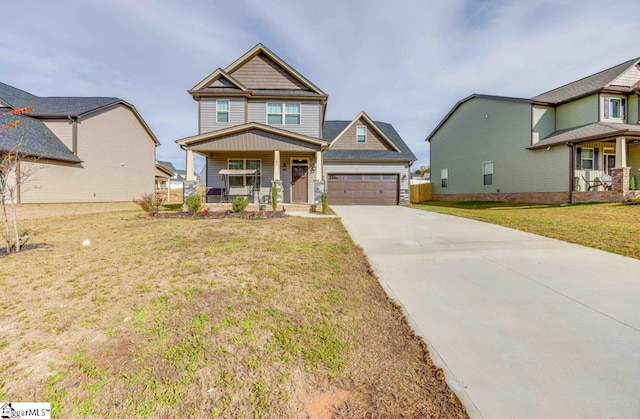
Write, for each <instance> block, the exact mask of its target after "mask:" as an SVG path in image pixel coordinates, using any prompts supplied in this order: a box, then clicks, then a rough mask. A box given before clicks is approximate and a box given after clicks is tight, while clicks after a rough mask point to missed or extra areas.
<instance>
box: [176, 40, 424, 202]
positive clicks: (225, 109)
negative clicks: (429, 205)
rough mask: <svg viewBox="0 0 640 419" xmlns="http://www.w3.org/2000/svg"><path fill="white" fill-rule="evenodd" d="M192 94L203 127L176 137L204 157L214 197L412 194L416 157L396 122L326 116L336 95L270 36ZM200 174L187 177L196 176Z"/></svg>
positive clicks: (343, 198) (379, 198)
mask: <svg viewBox="0 0 640 419" xmlns="http://www.w3.org/2000/svg"><path fill="white" fill-rule="evenodd" d="M189 93H190V94H191V95H192V96H193V98H194V99H195V100H197V101H198V114H199V120H200V124H199V131H200V132H199V133H198V135H194V136H192V137H188V138H183V139H180V140H178V141H176V142H177V143H178V144H179V145H180V146H181V147H182V148H183V149H185V150H186V155H187V165H186V166H187V173H192V172H193V170H192V168H193V156H194V153H198V154H200V155H202V156H204V157H205V158H206V165H205V177H206V186H207V191H208V194H209V197H210V198H209V201H210V202H219V201H225V200H228V199H229V198H231V197H233V196H239V195H242V196H248V197H250V198H251V199H253V200H254V201H256V202H267V201H268V200H269V199H270V191H271V188H272V187H274V186H275V188H276V189H277V191H278V196H279V198H278V200H279V202H284V203H304V204H317V203H318V202H319V201H320V197H321V195H322V194H323V193H325V192H326V193H327V194H328V196H329V201H330V202H331V203H335V204H338V203H343V204H390V205H395V204H399V203H405V202H408V175H409V166H410V165H411V163H412V162H413V161H415V159H416V158H415V156H414V155H413V153H412V152H411V150H409V148H408V147H407V146H406V144H405V143H404V141H403V140H402V138H400V136H399V135H398V133H397V132H396V131H395V129H394V128H393V126H391V125H390V124H386V123H382V122H378V121H373V120H371V119H370V118H369V117H368V116H367V115H366V114H365V113H364V112H363V113H361V114H360V115H358V116H357V117H356V118H355V119H354V120H352V121H325V119H324V116H325V111H326V107H327V101H328V95H327V94H326V93H324V92H323V91H322V90H321V89H320V88H318V87H317V86H316V85H314V84H313V83H312V82H310V81H309V80H308V79H306V78H305V77H304V76H302V74H300V73H299V72H298V71H296V70H295V69H293V68H292V67H291V66H290V65H289V64H287V63H286V62H285V61H283V60H282V59H281V58H279V57H278V56H277V55H275V54H274V53H273V52H271V51H270V50H269V49H268V48H266V47H265V46H264V45H262V44H258V45H256V46H255V47H254V48H252V49H251V50H250V51H248V52H247V53H245V54H244V55H242V56H241V57H240V58H238V59H237V60H236V61H235V62H233V63H232V64H231V65H229V66H228V67H226V68H225V69H217V70H216V71H214V72H213V73H211V74H210V75H209V76H207V77H206V78H205V79H204V80H202V81H201V82H200V83H198V84H197V85H196V86H194V87H193V88H192V89H191V90H189ZM192 180H193V179H187V181H192Z"/></svg>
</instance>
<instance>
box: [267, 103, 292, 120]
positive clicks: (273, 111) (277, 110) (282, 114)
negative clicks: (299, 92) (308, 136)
mask: <svg viewBox="0 0 640 419" xmlns="http://www.w3.org/2000/svg"><path fill="white" fill-rule="evenodd" d="M267 124H269V125H300V104H299V103H286V102H285V103H278V102H269V103H267Z"/></svg>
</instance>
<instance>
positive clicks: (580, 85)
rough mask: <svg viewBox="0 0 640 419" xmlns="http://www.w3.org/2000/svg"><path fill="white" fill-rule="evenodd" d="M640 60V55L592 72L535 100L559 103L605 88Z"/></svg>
mask: <svg viewBox="0 0 640 419" xmlns="http://www.w3.org/2000/svg"><path fill="white" fill-rule="evenodd" d="M638 61H640V57H638V58H634V59H632V60H629V61H626V62H624V63H622V64H618V65H617V66H615V67H611V68H609V69H607V70H603V71H601V72H599V73H596V74H592V75H590V76H588V77H585V78H583V79H580V80H576V81H574V82H572V83H569V84H566V85H564V86H561V87H558V88H556V89H553V90H549V91H548V92H545V93H542V94H540V95H538V96H536V97H534V98H533V100H534V101H536V102H544V103H551V104H558V103H562V102H566V101H568V100H571V99H574V98H578V97H580V96H585V95H587V94H589V93H592V92H596V91H598V90H601V89H603V88H604V87H605V86H607V85H608V84H609V83H611V82H612V81H613V80H615V79H616V78H617V77H618V76H620V75H621V74H622V73H624V72H625V71H626V70H628V69H629V68H630V67H631V66H632V65H634V64H637V63H638Z"/></svg>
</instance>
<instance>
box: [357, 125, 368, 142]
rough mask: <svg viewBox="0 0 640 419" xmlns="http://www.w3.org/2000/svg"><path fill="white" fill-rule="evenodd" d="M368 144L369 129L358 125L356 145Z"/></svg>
mask: <svg viewBox="0 0 640 419" xmlns="http://www.w3.org/2000/svg"><path fill="white" fill-rule="evenodd" d="M366 142H367V127H365V126H364V125H358V126H357V127H356V143H358V144H364V143H366Z"/></svg>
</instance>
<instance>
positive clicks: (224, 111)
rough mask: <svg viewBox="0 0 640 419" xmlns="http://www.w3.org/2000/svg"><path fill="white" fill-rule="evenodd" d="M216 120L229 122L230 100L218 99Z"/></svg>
mask: <svg viewBox="0 0 640 419" xmlns="http://www.w3.org/2000/svg"><path fill="white" fill-rule="evenodd" d="M216 122H229V100H227V99H224V100H216Z"/></svg>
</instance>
